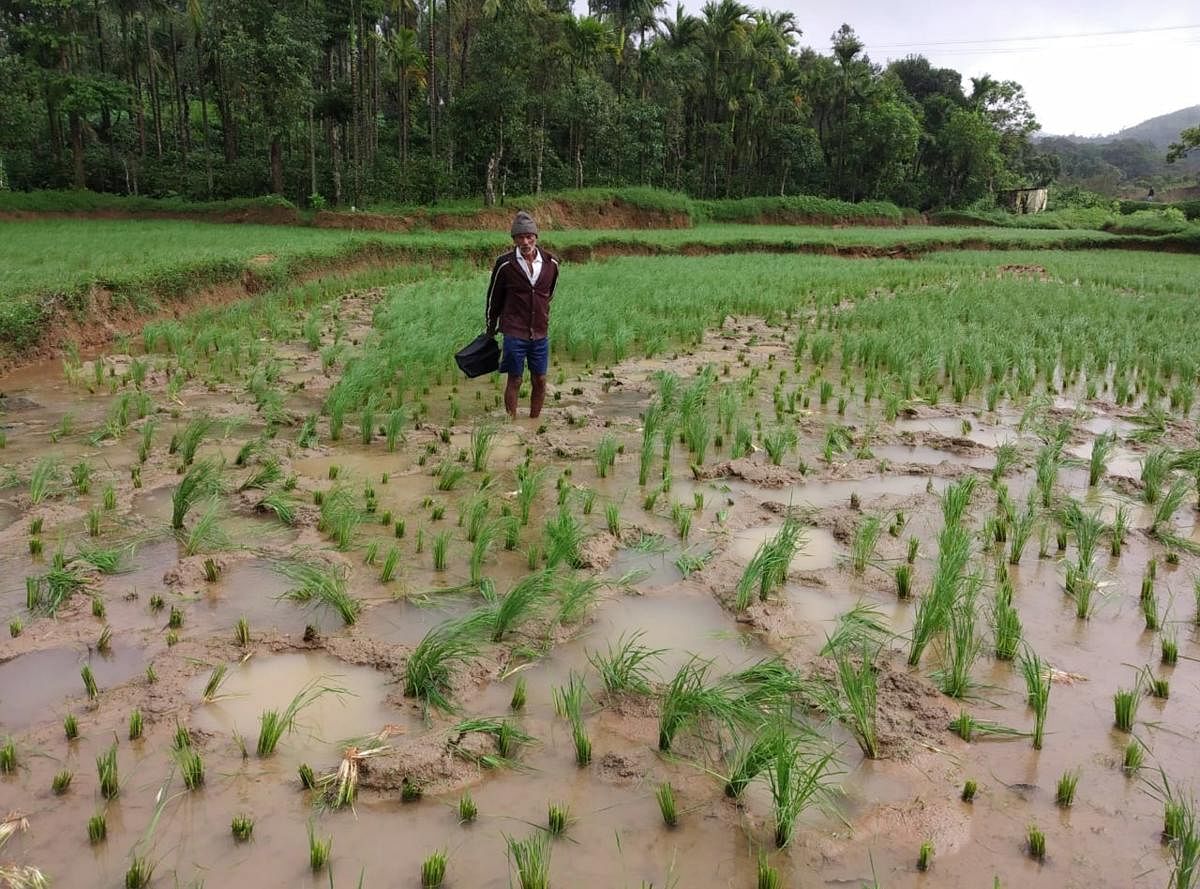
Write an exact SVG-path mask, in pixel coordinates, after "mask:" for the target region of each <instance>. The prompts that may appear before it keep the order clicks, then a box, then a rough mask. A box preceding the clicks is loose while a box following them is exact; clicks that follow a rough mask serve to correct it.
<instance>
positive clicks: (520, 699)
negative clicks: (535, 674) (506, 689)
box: [508, 676, 529, 713]
mask: <svg viewBox="0 0 1200 889" xmlns="http://www.w3.org/2000/svg"><path fill="white" fill-rule="evenodd" d="M528 694H529V692H528V688H527V687H526V683H525V677H524V676H518V677H517V681H516V682H515V683H514V684H513V692H512V698H510V699H509V702H508V707H509V709H510V710H512V711H513V712H514V713H520V712H521V711H522V710H524V709H525V703H526V700H527V699H528Z"/></svg>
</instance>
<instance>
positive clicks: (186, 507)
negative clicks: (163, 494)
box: [171, 460, 221, 531]
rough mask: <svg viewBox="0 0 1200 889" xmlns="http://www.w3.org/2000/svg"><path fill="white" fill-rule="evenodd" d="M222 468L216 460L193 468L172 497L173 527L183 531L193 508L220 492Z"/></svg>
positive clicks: (204, 461) (207, 461) (200, 463)
mask: <svg viewBox="0 0 1200 889" xmlns="http://www.w3.org/2000/svg"><path fill="white" fill-rule="evenodd" d="M220 482H221V467H220V464H218V463H217V462H216V461H215V460H201V461H200V462H199V463H196V464H195V465H194V466H192V467H191V468H190V469H189V470H188V471H187V472H186V473H184V476H183V478H182V479H181V480H180V482H179V485H178V486H177V487H176V488H175V492H174V493H173V494H172V495H171V527H172V528H173V529H175V530H176V531H180V530H182V529H183V522H184V519H185V518H187V514H188V513H189V512H190V511H191V509H192V507H193V506H195V505H196V504H197V503H199V502H200V501H201V500H205V499H207V498H209V497H211V496H212V495H213V494H216V493H217V492H218V491H219V490H220Z"/></svg>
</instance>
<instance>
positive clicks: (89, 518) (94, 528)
mask: <svg viewBox="0 0 1200 889" xmlns="http://www.w3.org/2000/svg"><path fill="white" fill-rule="evenodd" d="M103 520H104V512H103V510H101V509H100V507H99V506H92V507H89V508H88V511H87V515H86V516H85V522H86V524H87V532H88V537H99V536H100V523H101V522H102V521H103Z"/></svg>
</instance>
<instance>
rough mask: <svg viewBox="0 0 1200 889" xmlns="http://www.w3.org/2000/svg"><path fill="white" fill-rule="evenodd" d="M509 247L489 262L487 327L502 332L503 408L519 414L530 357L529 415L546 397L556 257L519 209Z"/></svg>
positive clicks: (537, 412)
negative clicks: (505, 376) (541, 247)
mask: <svg viewBox="0 0 1200 889" xmlns="http://www.w3.org/2000/svg"><path fill="white" fill-rule="evenodd" d="M510 234H512V239H513V250H512V251H511V252H509V253H504V254H501V255H500V256H499V257H497V258H496V263H495V265H494V266H492V277H491V280H490V281H489V282H488V290H487V333H488V335H489V336H495V335H496V332H497V331H499V332H501V333H503V334H504V353H503V355H502V356H501V358H500V372H501V373H506V374H508V383H507V384H506V385H505V387H504V409H505V410H506V411H508V415H509V416H510V417H513V418H516V416H517V394H518V393H519V392H520V391H521V379H522V378H523V377H524V376H525V364H526V362H528V363H529V379H530V384H531V388H532V392H531V394H530V397H529V416H530V417H537V416H539V415H540V414H541V412H542V404H543V402H545V400H546V371H547V370H549V367H550V300H552V299H554V287H555V285H556V284H558V260H557V259H555V258H554V257H553V256H551V255H550V254H549V253H547V252H545V251H544V250H539V249H538V246H537V239H538V230H537V223H536V222H534V220H533V217H532V216H530V215H529V214H528V213H526V212H525V211H524V210H521V211H519V212H518V213H517V215H516V217H515V218H514V219H513V222H512V228H511V230H510Z"/></svg>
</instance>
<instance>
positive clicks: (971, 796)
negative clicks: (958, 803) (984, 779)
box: [961, 778, 979, 803]
mask: <svg viewBox="0 0 1200 889" xmlns="http://www.w3.org/2000/svg"><path fill="white" fill-rule="evenodd" d="M978 790H979V785H978V784H976V783H975V782H974V781H973V780H971V779H970V778H968V779H967V780H966V781H965V782H964V783H963V789H962V795H961V796H962V801H963V802H964V803H971V802H974V801H975V794H976V792H977V791H978Z"/></svg>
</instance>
